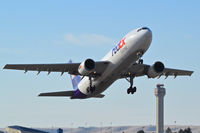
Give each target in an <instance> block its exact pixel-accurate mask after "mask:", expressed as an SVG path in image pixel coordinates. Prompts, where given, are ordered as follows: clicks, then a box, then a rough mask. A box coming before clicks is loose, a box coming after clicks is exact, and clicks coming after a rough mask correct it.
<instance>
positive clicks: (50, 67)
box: [3, 61, 109, 76]
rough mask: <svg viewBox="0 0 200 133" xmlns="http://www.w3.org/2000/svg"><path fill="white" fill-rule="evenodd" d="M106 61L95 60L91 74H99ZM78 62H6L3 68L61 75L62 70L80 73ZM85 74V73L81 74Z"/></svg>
mask: <svg viewBox="0 0 200 133" xmlns="http://www.w3.org/2000/svg"><path fill="white" fill-rule="evenodd" d="M108 64H109V62H108V61H98V62H95V66H96V67H95V70H94V71H93V74H92V75H93V76H97V75H101V74H102V73H103V72H104V71H105V69H106V68H107V66H108ZM79 65H80V63H62V64H7V65H5V67H4V68H3V69H14V70H24V71H25V73H26V72H27V71H38V74H39V73H40V72H41V71H46V72H48V74H50V72H61V75H62V74H63V73H64V72H68V73H69V74H74V75H80V74H79V72H78V67H79ZM82 76H87V75H82Z"/></svg>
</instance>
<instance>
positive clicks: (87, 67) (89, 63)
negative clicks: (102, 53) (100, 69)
mask: <svg viewBox="0 0 200 133" xmlns="http://www.w3.org/2000/svg"><path fill="white" fill-rule="evenodd" d="M94 69H95V62H94V61H93V60H92V59H87V60H85V61H84V62H82V63H81V64H80V65H79V68H78V72H79V73H80V74H81V75H83V76H84V75H89V74H90V73H91V72H92V71H93V70H94Z"/></svg>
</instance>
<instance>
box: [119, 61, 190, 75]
mask: <svg viewBox="0 0 200 133" xmlns="http://www.w3.org/2000/svg"><path fill="white" fill-rule="evenodd" d="M150 67H151V66H150V65H146V64H133V65H132V66H131V67H130V68H129V69H128V70H127V71H124V72H123V73H122V74H121V75H120V78H126V77H130V75H135V76H136V77H137V76H144V75H147V73H148V70H149V68H150ZM192 73H193V71H188V70H180V69H171V68H164V70H163V72H162V73H160V74H159V76H158V77H160V76H166V78H167V77H168V76H174V77H176V76H191V75H192Z"/></svg>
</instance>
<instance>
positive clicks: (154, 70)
mask: <svg viewBox="0 0 200 133" xmlns="http://www.w3.org/2000/svg"><path fill="white" fill-rule="evenodd" d="M164 69H165V66H164V64H163V63H162V62H160V61H157V62H155V63H154V64H153V65H152V66H151V67H150V68H149V70H148V72H147V76H148V77H149V78H155V77H157V76H159V75H160V74H162V72H163V71H164Z"/></svg>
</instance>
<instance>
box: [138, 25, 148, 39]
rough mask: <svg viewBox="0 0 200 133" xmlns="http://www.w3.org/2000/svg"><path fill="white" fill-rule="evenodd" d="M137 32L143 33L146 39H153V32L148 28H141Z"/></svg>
mask: <svg viewBox="0 0 200 133" xmlns="http://www.w3.org/2000/svg"><path fill="white" fill-rule="evenodd" d="M137 32H142V33H143V35H144V36H145V38H152V32H151V30H150V29H149V28H148V27H142V28H139V29H138V30H137Z"/></svg>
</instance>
